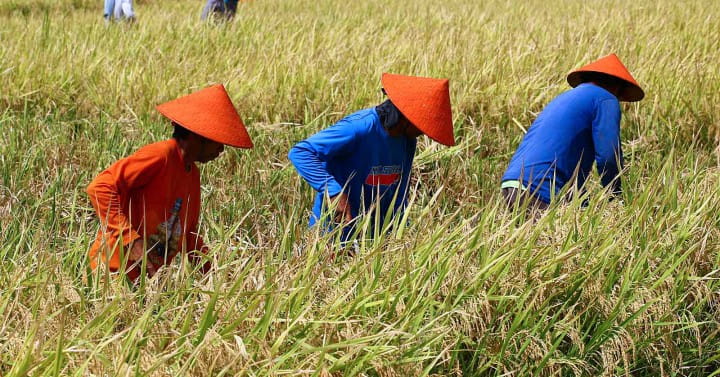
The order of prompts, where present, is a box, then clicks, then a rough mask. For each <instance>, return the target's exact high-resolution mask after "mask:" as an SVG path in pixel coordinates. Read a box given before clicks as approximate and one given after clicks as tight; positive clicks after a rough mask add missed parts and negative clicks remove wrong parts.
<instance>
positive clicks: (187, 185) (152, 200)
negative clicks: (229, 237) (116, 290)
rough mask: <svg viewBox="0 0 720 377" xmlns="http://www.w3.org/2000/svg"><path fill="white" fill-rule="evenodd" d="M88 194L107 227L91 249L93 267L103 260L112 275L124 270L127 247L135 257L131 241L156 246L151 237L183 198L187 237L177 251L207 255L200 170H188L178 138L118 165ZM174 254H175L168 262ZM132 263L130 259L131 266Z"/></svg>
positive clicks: (183, 226)
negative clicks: (199, 229) (200, 227)
mask: <svg viewBox="0 0 720 377" xmlns="http://www.w3.org/2000/svg"><path fill="white" fill-rule="evenodd" d="M87 193H88V195H89V196H90V201H91V202H92V205H93V207H94V208H95V211H96V212H97V214H98V216H99V218H100V225H101V226H100V231H99V232H98V236H97V239H96V240H95V242H94V243H93V245H92V247H91V248H90V251H89V253H90V266H91V267H92V268H93V269H95V268H96V267H97V265H98V264H99V263H100V262H101V261H102V262H104V263H105V264H107V266H108V267H109V268H110V270H111V271H117V270H118V269H120V267H121V266H122V261H121V260H120V254H121V253H120V246H121V245H122V246H125V249H124V250H125V251H124V255H125V258H130V257H129V249H128V248H127V246H128V245H129V244H130V243H131V242H133V241H135V240H137V239H140V240H143V239H144V240H146V243H147V245H150V244H151V242H150V240H149V237H150V236H151V235H153V234H155V233H157V232H158V229H157V228H158V225H159V224H161V223H163V222H164V221H166V220H167V219H168V217H169V216H170V212H171V211H172V208H173V205H174V203H175V200H176V199H178V198H181V199H182V207H181V208H180V213H179V216H178V222H179V224H180V229H181V235H180V239H179V241H178V246H177V250H178V251H193V250H201V251H203V252H204V251H205V250H204V243H203V240H202V238H201V237H200V236H198V234H197V226H198V218H199V216H200V172H199V171H198V168H197V166H195V164H194V163H193V164H192V167H191V169H190V171H187V170H185V164H184V162H183V157H182V153H181V151H180V147H179V146H178V144H177V141H176V140H175V139H170V140H165V141H161V142H157V143H153V144H150V145H146V146H144V147H143V148H141V149H140V150H138V151H137V152H135V153H134V154H133V155H131V156H129V157H126V158H123V159H122V160H119V161H117V162H115V163H114V164H113V165H112V166H110V167H109V168H107V169H106V170H104V171H103V172H102V173H100V174H99V175H98V176H97V177H96V178H95V179H94V180H93V181H92V182H91V183H90V185H89V186H88V188H87ZM174 256H175V254H173V255H171V256H170V258H169V259H168V262H169V261H170V260H172V258H173V257H174ZM190 256H191V257H193V256H195V257H196V255H194V254H190ZM132 262H133V260H132V259H128V263H127V265H128V266H129V265H130V264H132ZM205 267H206V268H207V267H209V266H208V265H206V266H205ZM138 274H139V269H137V268H136V269H135V270H132V271H128V276H129V277H130V278H135V277H137V275H138Z"/></svg>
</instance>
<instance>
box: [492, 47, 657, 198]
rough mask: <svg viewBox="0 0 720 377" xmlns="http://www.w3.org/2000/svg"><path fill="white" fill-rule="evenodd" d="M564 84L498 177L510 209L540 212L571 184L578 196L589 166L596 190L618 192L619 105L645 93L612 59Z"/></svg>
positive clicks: (577, 73) (589, 67)
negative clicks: (594, 170)
mask: <svg viewBox="0 0 720 377" xmlns="http://www.w3.org/2000/svg"><path fill="white" fill-rule="evenodd" d="M567 81H568V83H569V84H570V86H572V87H573V89H571V90H568V91H566V92H564V93H562V94H560V95H559V96H557V97H556V98H555V99H553V100H552V101H551V102H550V103H549V104H548V105H547V106H546V107H545V108H544V109H543V111H542V112H541V113H540V115H538V117H537V119H535V121H534V122H533V124H532V125H531V126H530V129H529V130H528V132H527V134H525V137H524V138H523V140H522V142H521V143H520V146H519V147H518V149H517V151H516V152H515V155H514V156H513V157H512V159H511V160H510V165H509V166H508V168H507V170H506V171H505V174H504V175H503V177H502V184H501V188H502V193H503V197H504V198H505V201H506V203H507V204H508V206H510V207H511V208H514V207H515V206H516V205H518V204H521V205H527V207H528V209H540V210H544V209H546V208H547V207H548V205H549V204H550V201H551V200H552V199H553V197H554V196H555V195H557V194H558V193H559V192H560V190H561V189H562V188H563V187H564V186H565V184H566V183H568V182H571V181H573V180H574V181H575V183H576V188H577V190H578V191H581V190H582V189H583V186H584V184H585V181H586V179H587V177H588V176H589V174H590V171H591V170H592V166H593V163H595V165H597V170H598V173H599V174H600V181H601V183H602V185H603V186H605V187H607V186H610V188H611V192H612V194H614V196H619V195H620V194H621V192H622V189H621V183H620V177H619V174H620V171H621V170H622V167H623V160H622V150H621V147H620V117H621V112H620V103H619V101H628V102H634V101H639V100H641V99H642V98H643V97H644V96H645V93H644V92H643V90H642V89H641V88H640V86H639V85H638V83H637V82H636V81H635V79H634V78H633V77H632V75H630V72H628V70H627V68H625V66H624V65H623V64H622V62H621V61H620V59H619V58H618V57H617V56H616V55H615V54H611V55H608V56H606V57H603V58H601V59H600V60H598V61H595V62H593V63H591V64H588V65H586V66H584V67H582V68H580V69H578V70H576V71H573V72H571V73H570V74H569V75H568V77H567Z"/></svg>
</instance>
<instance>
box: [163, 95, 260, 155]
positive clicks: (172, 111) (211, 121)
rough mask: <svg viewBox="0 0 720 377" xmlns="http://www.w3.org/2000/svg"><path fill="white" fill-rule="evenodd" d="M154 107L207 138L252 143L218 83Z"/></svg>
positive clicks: (246, 145) (232, 143)
mask: <svg viewBox="0 0 720 377" xmlns="http://www.w3.org/2000/svg"><path fill="white" fill-rule="evenodd" d="M155 108H156V109H157V110H158V111H159V112H160V113H161V114H162V115H165V116H166V117H167V118H168V119H170V120H172V121H173V122H175V123H178V124H179V125H181V126H183V127H184V128H187V129H188V130H190V131H192V132H194V133H196V134H198V135H200V136H203V137H205V138H208V139H210V140H213V141H216V142H218V143H222V144H225V145H230V146H233V147H238V148H252V147H253V143H252V141H251V140H250V135H248V133H247V130H246V129H245V125H244V124H243V121H242V119H240V115H239V114H238V113H237V110H235V107H234V106H233V104H232V101H231V100H230V96H228V94H227V91H225V87H224V86H223V85H222V84H218V85H213V86H211V87H209V88H205V89H202V90H200V91H197V92H195V93H191V94H188V95H186V96H184V97H180V98H178V99H175V100H172V101H170V102H165V103H163V104H160V105H157V106H156V107H155Z"/></svg>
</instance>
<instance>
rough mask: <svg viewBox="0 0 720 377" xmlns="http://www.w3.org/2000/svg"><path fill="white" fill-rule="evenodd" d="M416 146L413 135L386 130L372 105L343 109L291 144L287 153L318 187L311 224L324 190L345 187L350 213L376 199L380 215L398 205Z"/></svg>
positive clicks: (365, 209) (362, 211)
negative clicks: (328, 122) (343, 114)
mask: <svg viewBox="0 0 720 377" xmlns="http://www.w3.org/2000/svg"><path fill="white" fill-rule="evenodd" d="M415 146H416V139H415V138H408V137H405V136H397V137H393V136H390V135H389V134H388V132H387V131H386V130H385V129H384V128H383V126H382V124H381V122H380V118H379V116H378V113H377V111H376V110H375V109H374V108H371V109H365V110H360V111H358V112H356V113H353V114H351V115H348V116H347V117H345V118H344V119H342V120H340V121H339V122H337V123H335V124H334V125H332V126H331V127H329V128H327V129H325V130H322V131H320V132H318V133H316V134H315V135H312V136H310V137H309V138H307V139H306V140H303V141H301V142H299V143H298V144H297V145H295V146H294V147H293V148H292V149H291V150H290V153H289V154H288V158H290V161H291V162H292V163H293V165H295V168H296V169H297V171H298V173H300V175H301V176H302V177H303V178H304V179H305V180H306V181H307V182H308V183H309V184H310V186H312V188H313V189H315V191H317V195H316V197H315V204H314V206H313V214H312V215H311V216H310V226H312V225H314V224H315V223H316V222H317V221H318V220H319V219H320V217H321V215H322V210H323V200H324V197H325V193H326V192H327V195H328V196H330V197H332V196H335V195H337V194H339V193H341V192H345V193H346V194H347V195H348V202H349V204H350V209H351V212H352V215H353V217H356V216H359V215H363V214H367V212H368V211H369V210H370V209H371V208H373V207H374V206H375V205H376V204H379V209H380V212H379V213H380V215H381V216H383V217H384V216H385V214H386V213H388V211H389V210H392V211H393V213H397V212H399V211H401V210H402V209H403V208H404V205H405V199H406V196H407V185H408V180H409V178H410V170H411V168H412V161H413V157H414V155H415ZM343 188H344V190H343ZM396 193H397V195H396ZM376 201H377V202H376ZM376 211H377V209H374V210H373V214H374V213H377V212H376Z"/></svg>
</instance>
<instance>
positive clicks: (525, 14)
mask: <svg viewBox="0 0 720 377" xmlns="http://www.w3.org/2000/svg"><path fill="white" fill-rule="evenodd" d="M202 6H203V2H202V1H200V0H193V1H190V0H152V1H151V0H145V1H142V0H136V4H135V11H136V12H137V14H138V22H137V23H135V24H132V25H128V24H111V25H106V24H105V22H104V21H103V19H102V1H101V0H93V1H90V0H0V88H2V89H0V375H2V376H24V375H33V376H41V375H43V376H44V375H48V376H50V375H52V376H58V375H74V376H85V375H95V376H105V375H107V376H116V375H117V376H175V375H193V376H219V375H227V376H230V375H248V376H281V375H292V376H420V375H433V376H537V375H542V376H573V375H575V376H599V375H603V376H713V375H720V372H719V371H718V370H720V283H719V281H720V177H719V176H718V175H719V174H720V149H719V148H718V145H719V143H720V115H719V114H720V105H718V104H719V103H720V76H719V73H720V64H718V62H720V42H719V41H720V2H718V1H714V0H688V1H672V0H635V1H620V0H610V1H580V0H560V1H542V0H525V1H501V0H490V1H475V0H445V1H435V0H413V1H397V0H361V1H332V0H295V1H289V0H287V1H286V0H254V1H251V2H246V3H242V4H240V6H239V9H238V15H237V17H236V18H235V20H234V21H232V22H230V23H226V24H219V25H218V24H208V23H203V22H201V21H200V11H201V9H202ZM612 52H615V53H617V54H618V56H620V58H621V59H622V60H623V61H624V62H625V64H626V65H627V66H628V68H629V69H630V71H631V72H632V73H633V75H634V76H635V77H636V78H637V80H638V82H639V83H640V84H641V85H642V86H643V88H644V89H645V91H646V93H647V95H646V98H645V100H643V101H641V102H638V103H633V104H627V103H625V104H623V121H622V126H621V127H622V138H623V149H624V153H625V158H626V171H625V172H623V176H622V179H623V187H624V191H625V192H624V194H623V195H624V196H623V200H622V201H621V202H618V201H613V202H608V201H607V195H606V193H605V192H603V190H602V189H601V188H600V187H599V185H598V183H597V179H595V180H594V181H592V182H590V185H589V191H588V196H587V199H588V200H589V205H588V206H587V207H586V208H582V207H581V205H580V204H581V203H580V201H581V200H580V199H577V200H575V201H573V202H569V203H562V202H561V203H557V204H555V205H553V206H552V207H551V209H550V210H549V211H548V212H547V213H546V215H545V216H543V217H542V218H541V219H540V220H539V221H537V222H536V223H534V224H533V223H532V222H524V221H521V219H518V218H517V217H514V216H513V215H512V214H509V213H507V212H506V211H505V208H504V204H503V202H502V198H501V195H500V190H499V183H500V177H501V175H502V173H503V171H504V169H505V167H506V164H507V163H508V161H509V159H510V157H511V155H512V153H513V152H514V150H515V148H516V147H517V145H518V143H519V142H520V139H521V137H522V135H523V132H524V130H526V129H527V127H528V126H529V125H530V123H531V122H532V120H533V119H534V118H535V116H536V115H537V113H538V112H539V111H540V110H541V109H542V108H543V106H544V105H545V104H546V103H548V102H549V101H550V100H551V99H552V98H553V97H554V96H556V95H557V94H559V93H561V92H562V91H564V90H566V89H567V88H568V85H567V83H566V82H565V75H566V74H567V73H568V72H569V71H571V70H572V69H574V68H577V67H579V66H581V65H584V64H586V63H588V62H590V61H592V60H595V59H596V58H599V57H601V56H604V55H607V54H609V53H612ZM382 72H392V73H401V74H409V75H419V76H431V77H443V78H449V79H450V90H451V97H452V105H453V115H454V125H455V130H456V138H457V140H458V145H457V146H455V147H452V148H446V147H443V146H441V145H439V144H437V143H434V142H431V141H430V140H429V139H427V138H421V139H420V142H419V150H418V153H417V155H416V159H415V165H414V171H413V176H414V178H413V181H412V182H413V185H412V186H413V190H412V192H411V193H410V198H411V199H410V200H411V202H410V205H409V209H408V211H407V212H406V216H407V217H406V219H401V220H400V221H399V222H398V224H397V225H398V226H395V227H394V228H393V230H392V231H391V232H389V233H385V232H383V231H377V232H376V231H374V230H373V226H372V225H373V224H364V225H365V230H366V233H365V237H363V238H362V239H363V241H362V242H360V250H361V253H360V255H359V256H356V257H354V258H347V257H339V258H335V259H330V258H329V255H330V254H331V253H332V252H333V251H334V250H335V249H337V247H338V240H337V237H336V236H337V235H335V234H319V233H318V232H317V231H315V230H309V229H308V228H307V216H308V211H309V210H310V206H311V200H312V196H313V192H312V189H311V188H310V187H309V186H308V185H307V184H306V183H304V182H303V181H302V180H301V179H300V178H299V177H298V176H297V174H296V172H295V170H294V169H293V167H292V166H291V165H290V163H289V161H288V160H287V157H286V156H287V152H288V150H289V149H290V148H291V147H292V145H294V143H296V142H298V141H300V140H302V139H303V138H305V137H307V136H309V135H310V134H312V133H314V132H316V131H317V130H320V129H322V128H325V127H327V126H329V125H330V124H332V123H333V122H334V121H336V120H338V119H340V118H341V117H342V116H343V115H345V114H348V113H350V112H353V111H355V110H358V109H362V108H366V107H370V106H374V105H376V104H378V103H379V102H380V101H382V100H383V95H382V93H381V91H380V75H381V73H382ZM214 83H224V84H225V86H226V87H227V89H228V91H229V93H230V95H231V97H232V99H233V101H234V102H235V105H236V107H237V108H238V111H239V113H240V114H241V116H242V117H243V119H244V120H245V123H246V124H247V126H248V130H249V132H250V135H251V136H252V138H253V141H254V143H255V146H256V147H255V148H254V149H252V150H239V149H234V150H233V149H228V150H226V153H225V154H223V156H222V157H221V158H220V159H218V160H216V161H213V162H211V163H209V164H206V165H203V167H202V169H201V171H202V182H203V190H202V195H203V198H202V199H203V203H204V205H203V210H202V218H201V229H200V230H201V233H202V234H203V235H204V237H205V239H206V240H207V241H208V242H209V244H210V246H211V248H212V252H211V256H212V258H213V259H214V265H215V268H214V270H213V271H212V272H211V273H209V274H207V275H201V274H198V273H195V272H193V271H192V268H191V267H190V266H189V265H188V264H187V263H184V261H181V260H178V261H177V263H175V264H173V265H171V266H169V267H167V268H164V269H162V270H161V272H160V273H159V274H158V275H157V276H156V277H155V278H153V279H150V280H146V281H143V282H141V284H140V285H139V286H137V287H132V286H130V285H129V284H127V283H126V282H124V281H122V280H121V279H115V278H111V277H108V276H106V275H105V274H102V273H101V274H93V273H92V272H91V271H90V270H89V268H88V260H87V250H88V248H89V246H90V244H91V242H92V240H93V239H94V236H95V234H96V232H97V229H98V227H99V223H98V221H97V218H96V217H95V215H94V212H93V210H92V207H91V206H90V202H89V200H88V198H87V197H86V195H85V192H84V189H85V187H86V186H87V184H88V183H89V182H90V181H91V180H92V178H93V177H94V176H95V175H97V174H98V173H99V172H100V171H102V170H103V169H104V168H105V167H107V166H109V165H110V164H111V163H112V162H113V161H115V160H116V159H119V158H122V157H124V156H127V155H128V154H130V153H132V152H133V151H134V150H136V149H138V148H139V147H140V146H142V145H144V144H146V143H150V142H153V141H157V140H162V139H165V138H168V137H170V134H171V128H170V127H169V125H168V122H167V121H166V120H164V119H163V118H162V117H161V116H160V115H159V114H158V113H157V112H156V111H155V110H154V105H156V104H158V103H160V102H164V101H167V100H170V99H173V98H176V97H178V96H180V95H184V94H187V93H189V92H191V91H194V90H198V89H200V88H203V87H205V86H208V85H210V84H214ZM372 233H378V235H377V236H376V237H375V239H374V241H371V240H370V237H369V235H370V234H372Z"/></svg>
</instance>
